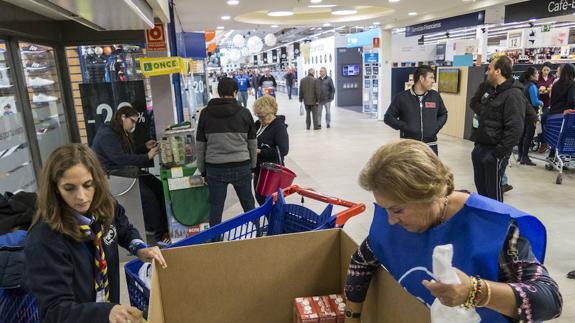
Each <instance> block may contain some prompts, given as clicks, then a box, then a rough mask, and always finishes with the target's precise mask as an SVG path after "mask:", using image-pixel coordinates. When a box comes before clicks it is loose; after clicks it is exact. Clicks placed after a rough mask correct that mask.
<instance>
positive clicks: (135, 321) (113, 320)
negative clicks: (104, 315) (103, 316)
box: [108, 305, 144, 323]
mask: <svg viewBox="0 0 575 323" xmlns="http://www.w3.org/2000/svg"><path fill="white" fill-rule="evenodd" d="M108 318H109V319H110V323H141V322H142V321H143V319H144V317H143V316H142V311H140V310H139V309H137V308H135V307H132V306H128V305H115V306H114V307H112V310H111V311H110V316H109V317H108Z"/></svg>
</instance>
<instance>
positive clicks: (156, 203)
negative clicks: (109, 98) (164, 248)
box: [92, 106, 170, 243]
mask: <svg viewBox="0 0 575 323" xmlns="http://www.w3.org/2000/svg"><path fill="white" fill-rule="evenodd" d="M137 122H138V112H137V111H136V110H135V109H134V108H132V107H129V106H124V107H121V108H119V109H118V111H116V112H115V113H114V116H113V117H112V122H111V123H110V124H104V125H102V126H101V127H100V128H98V131H97V132H96V136H95V137H94V142H93V143H92V149H94V152H95V153H96V155H97V156H98V159H99V160H100V163H102V166H103V167H104V169H105V170H106V171H111V170H114V169H120V168H123V167H127V166H135V167H138V168H147V167H154V157H155V156H156V155H157V154H158V152H159V150H158V144H157V142H156V141H155V140H149V141H148V142H146V144H145V147H144V146H143V147H136V144H135V142H134V137H133V135H132V133H133V132H134V130H135V129H136V123H137ZM138 179H139V183H140V184H139V185H140V197H141V200H142V211H143V213H144V223H145V225H146V231H149V232H151V233H153V235H154V239H155V240H156V241H158V242H163V243H169V242H170V236H169V233H168V217H167V213H166V203H165V201H164V190H163V188H162V182H161V181H160V180H159V179H157V178H156V177H155V176H154V175H152V174H150V173H149V172H146V171H143V170H140V174H139V177H138Z"/></svg>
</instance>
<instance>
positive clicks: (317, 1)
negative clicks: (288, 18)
mask: <svg viewBox="0 0 575 323" xmlns="http://www.w3.org/2000/svg"><path fill="white" fill-rule="evenodd" d="M322 1H323V0H309V2H310V3H321V2H322Z"/></svg>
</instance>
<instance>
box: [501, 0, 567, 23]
mask: <svg viewBox="0 0 575 323" xmlns="http://www.w3.org/2000/svg"><path fill="white" fill-rule="evenodd" d="M573 13H575V1H573V0H571V1H568V0H537V1H524V2H520V3H516V4H510V5H507V6H505V23H510V22H518V21H527V20H530V19H542V18H549V17H557V16H566V15H571V14H573Z"/></svg>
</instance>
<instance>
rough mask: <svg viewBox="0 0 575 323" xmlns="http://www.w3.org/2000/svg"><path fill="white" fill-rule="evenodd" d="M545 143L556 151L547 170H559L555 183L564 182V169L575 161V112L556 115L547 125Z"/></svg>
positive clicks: (550, 117)
mask: <svg viewBox="0 0 575 323" xmlns="http://www.w3.org/2000/svg"><path fill="white" fill-rule="evenodd" d="M545 143H547V144H548V145H549V146H550V147H551V148H554V149H555V156H553V157H552V158H551V159H550V160H549V162H548V164H547V165H545V168H546V169H548V170H553V169H555V170H558V171H559V174H558V175H557V179H556V180H555V183H557V184H561V183H562V182H563V167H564V166H565V165H572V163H573V162H574V160H575V110H568V111H565V113H564V114H554V115H550V116H549V117H548V118H547V121H546V123H545Z"/></svg>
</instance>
